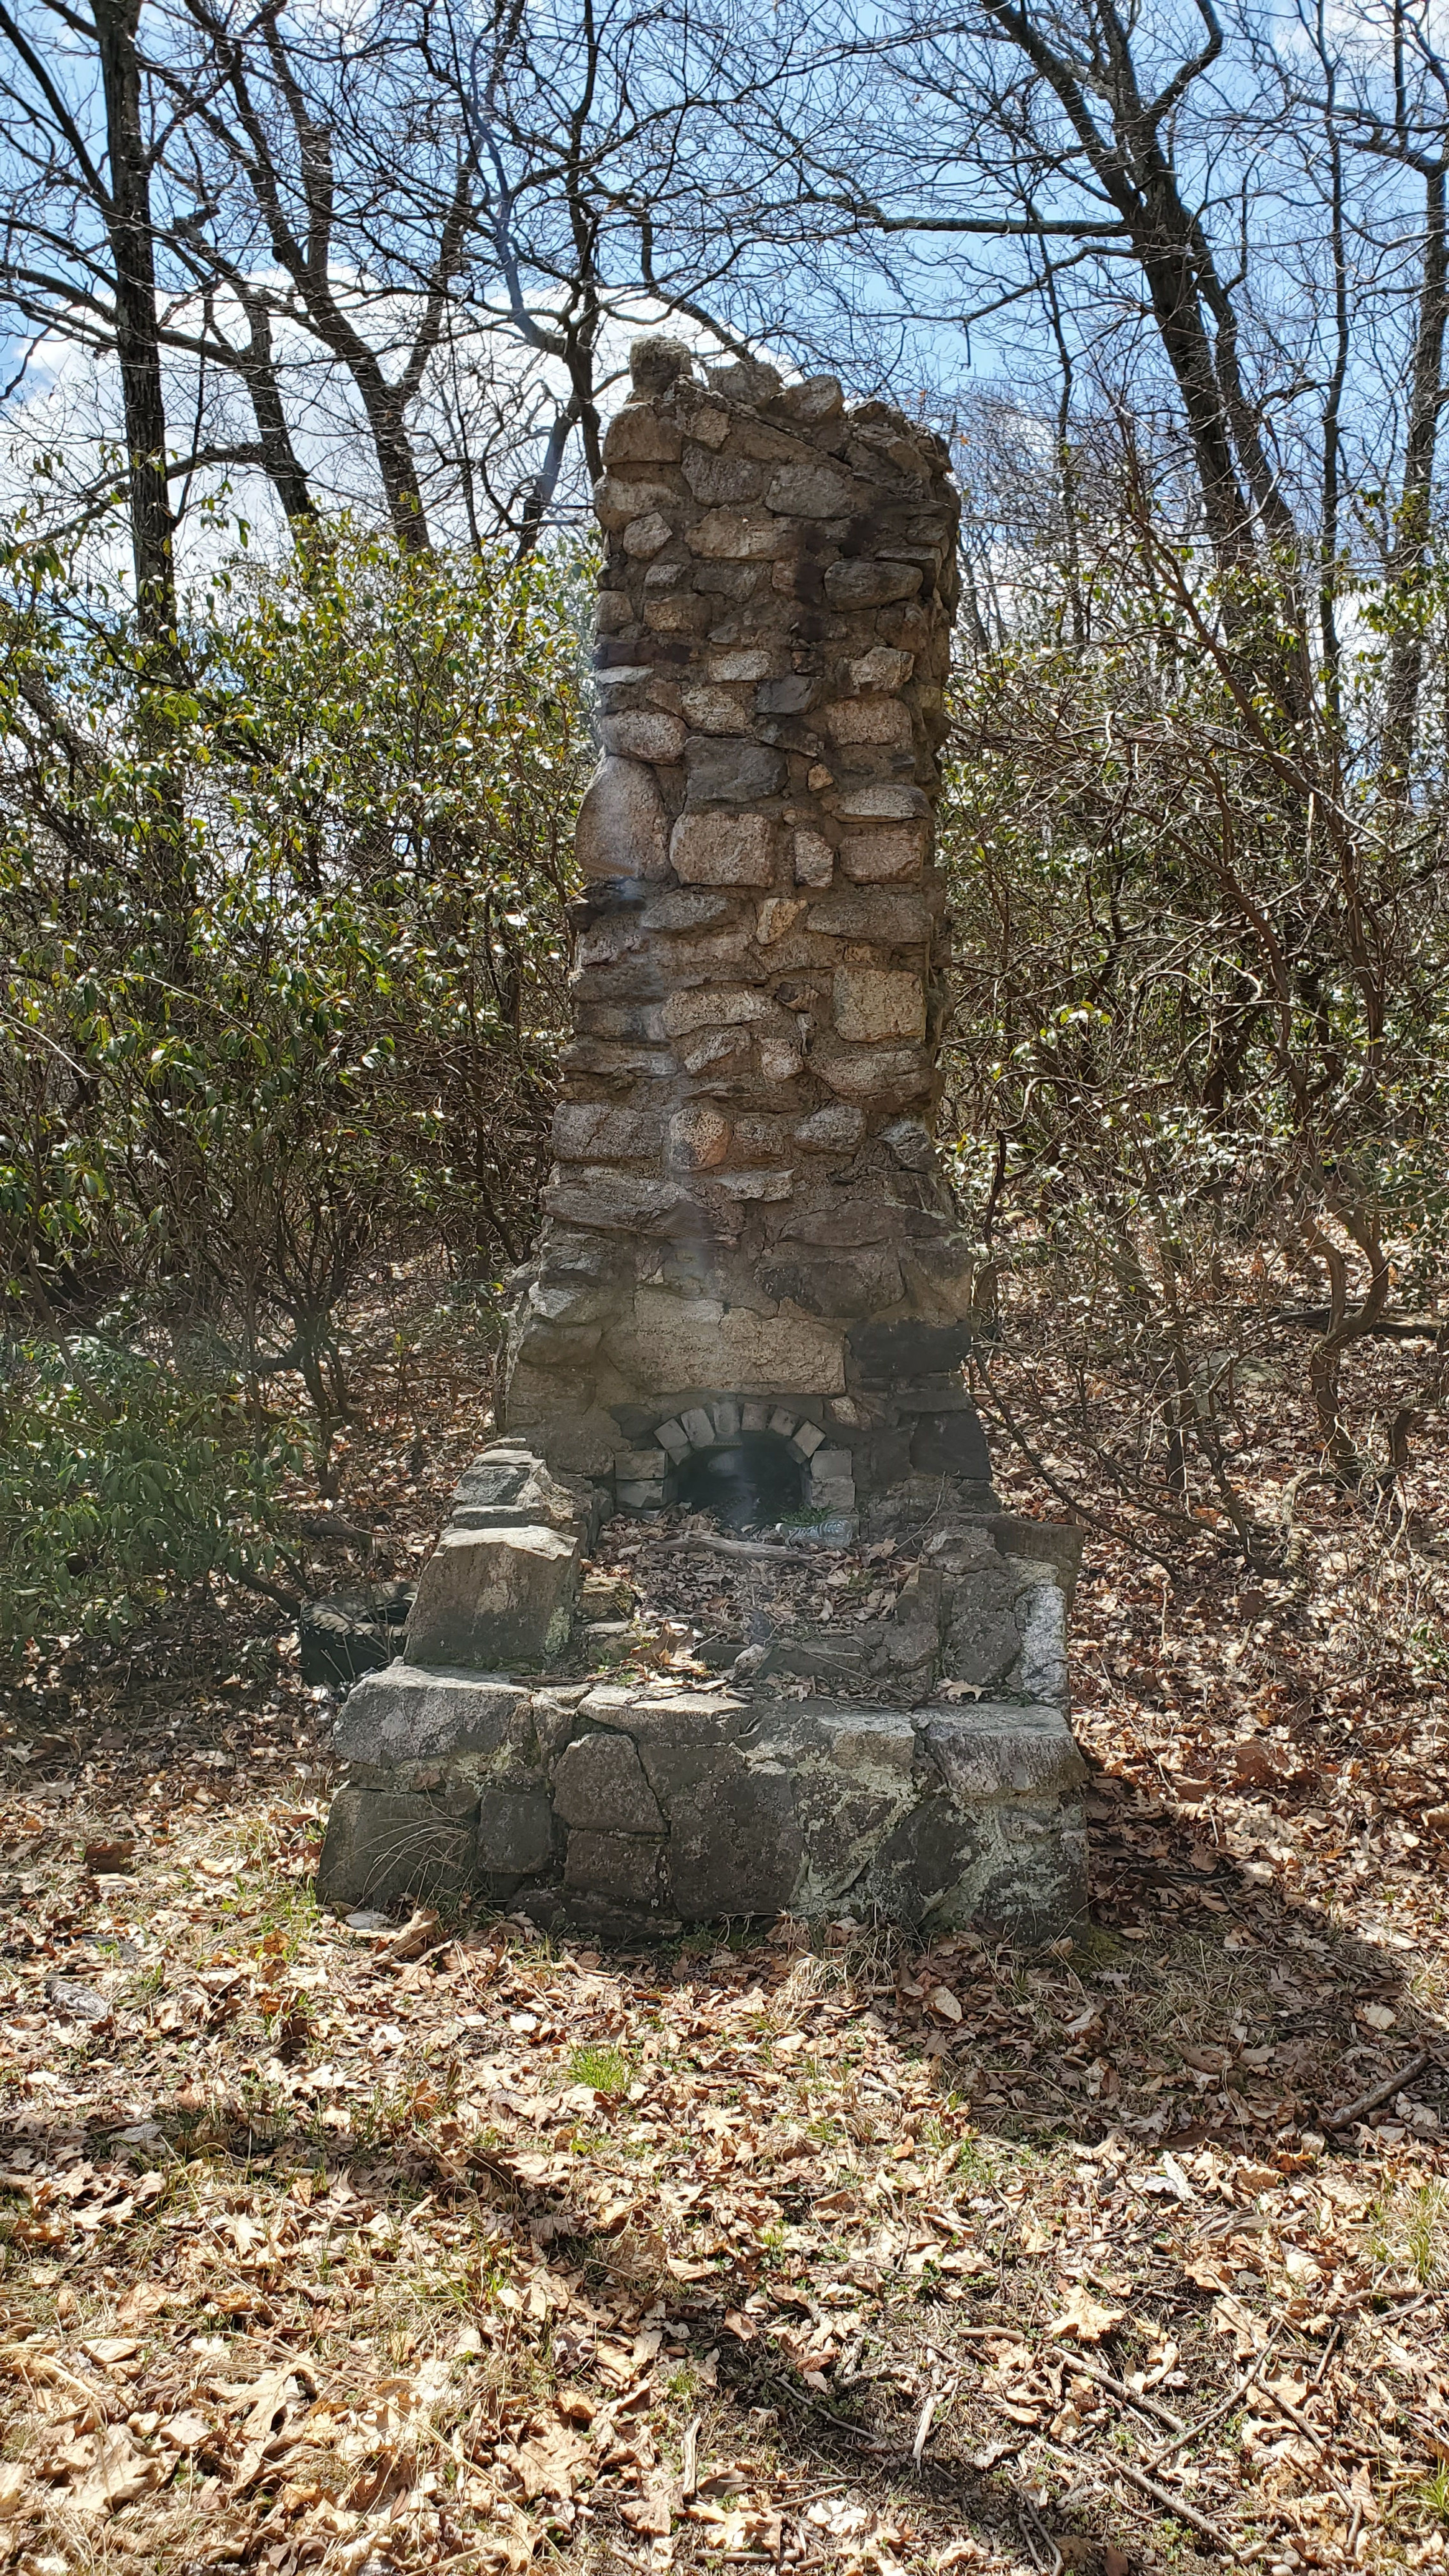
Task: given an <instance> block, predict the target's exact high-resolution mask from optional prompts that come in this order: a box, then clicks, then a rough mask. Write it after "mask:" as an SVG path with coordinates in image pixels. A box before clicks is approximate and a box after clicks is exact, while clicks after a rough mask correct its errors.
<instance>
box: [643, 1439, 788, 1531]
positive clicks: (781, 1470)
mask: <svg viewBox="0 0 1449 2576" xmlns="http://www.w3.org/2000/svg"><path fill="white" fill-rule="evenodd" d="M673 1486H674V1491H673V1494H672V1495H671V1497H670V1499H671V1500H672V1501H673V1502H676V1503H683V1504H685V1505H686V1507H687V1508H688V1509H689V1510H690V1511H693V1512H711V1513H712V1514H713V1515H714V1518H715V1519H716V1520H718V1521H723V1522H724V1523H725V1524H726V1526H727V1527H728V1528H730V1529H754V1528H757V1527H758V1526H759V1525H760V1523H761V1522H768V1521H779V1520H784V1519H786V1518H787V1517H788V1515H790V1514H791V1513H794V1512H799V1511H803V1509H804V1506H805V1470H804V1468H803V1466H802V1465H801V1463H800V1460H799V1459H798V1458H796V1457H794V1456H793V1455H792V1453H791V1451H790V1450H789V1449H787V1447H786V1446H785V1443H784V1441H783V1440H781V1439H779V1438H778V1437H777V1435H776V1434H775V1433H774V1432H773V1431H743V1432H741V1434H740V1436H739V1438H738V1440H730V1441H722V1442H721V1443H720V1445H719V1446H718V1447H717V1448H714V1449H696V1450H695V1451H694V1453H693V1455H692V1456H691V1457H689V1458H686V1459H685V1460H684V1463H683V1465H682V1466H680V1467H679V1468H678V1469H676V1471H675V1475H674V1478H673Z"/></svg>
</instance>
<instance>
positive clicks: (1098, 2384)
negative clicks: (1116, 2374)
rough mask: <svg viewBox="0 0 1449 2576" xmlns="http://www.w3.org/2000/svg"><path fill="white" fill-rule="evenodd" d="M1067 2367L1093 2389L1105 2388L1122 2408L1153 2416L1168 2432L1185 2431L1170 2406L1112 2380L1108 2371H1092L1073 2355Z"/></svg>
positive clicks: (1089, 2364)
mask: <svg viewBox="0 0 1449 2576" xmlns="http://www.w3.org/2000/svg"><path fill="white" fill-rule="evenodd" d="M1067 2366H1068V2368H1069V2369H1070V2370H1071V2371H1072V2372H1073V2373H1074V2374H1075V2376H1076V2377H1077V2378H1078V2379H1090V2380H1091V2382H1092V2384H1093V2386H1094V2387H1095V2388H1105V2389H1106V2390H1107V2391H1108V2392H1109V2394H1110V2395H1111V2396H1113V2397H1119V2398H1120V2399H1121V2401H1122V2403H1123V2405H1124V2406H1135V2407H1137V2409H1138V2410H1139V2412H1140V2413H1141V2414H1143V2415H1155V2416H1156V2418H1157V2421H1158V2423H1159V2424H1165V2425H1166V2426H1167V2428H1168V2430H1169V2432H1172V2433H1182V2432H1185V2431H1186V2429H1187V2427H1186V2426H1185V2424H1184V2423H1183V2420H1182V2417H1181V2416H1180V2415H1174V2413H1173V2411H1172V2408H1171V2407H1170V2406H1159V2405H1158V2403H1157V2400H1156V2398H1155V2397H1148V2396H1145V2395H1144V2394H1143V2392H1142V2391H1141V2390H1140V2389H1137V2388H1129V2387H1128V2386H1127V2383H1126V2381H1125V2380H1122V2379H1114V2378H1113V2377H1112V2375H1111V2373H1110V2372H1109V2371H1105V2370H1093V2368H1092V2366H1091V2363H1090V2362H1086V2361H1078V2360H1077V2359H1076V2357H1075V2355H1074V2356H1073V2358H1072V2360H1071V2361H1070V2362H1069V2363H1068V2365H1067Z"/></svg>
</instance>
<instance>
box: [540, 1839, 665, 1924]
mask: <svg viewBox="0 0 1449 2576" xmlns="http://www.w3.org/2000/svg"><path fill="white" fill-rule="evenodd" d="M665 1850H666V1846H665V1845H664V1843H663V1842H658V1841H651V1840H649V1839H648V1837H647V1836H645V1835H643V1834H600V1833H594V1832H592V1831H591V1830H589V1829H587V1828H584V1829H580V1830H579V1831H576V1832H574V1833H571V1834H570V1835H569V1842H568V1852H567V1855H566V1857H565V1860H564V1886H565V1888H566V1889H570V1890H574V1891H577V1893H579V1894H580V1895H583V1896H592V1897H600V1898H603V1899H605V1900H606V1901H607V1902H608V1903H610V1904H613V1905H619V1906H625V1907H628V1908H630V1909H631V1910H637V1911H638V1912H641V1913H646V1914H647V1913H651V1912H654V1911H657V1909H658V1908H659V1907H660V1906H661V1905H663V1903H664V1902H665V1900H666V1897H667V1893H668V1885H667V1880H666V1876H665Z"/></svg>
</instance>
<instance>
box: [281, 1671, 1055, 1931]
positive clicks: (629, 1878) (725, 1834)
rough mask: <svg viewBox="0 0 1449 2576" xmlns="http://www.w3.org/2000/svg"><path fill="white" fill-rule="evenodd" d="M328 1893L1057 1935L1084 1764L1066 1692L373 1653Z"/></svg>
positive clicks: (660, 1916)
mask: <svg viewBox="0 0 1449 2576" xmlns="http://www.w3.org/2000/svg"><path fill="white" fill-rule="evenodd" d="M338 1749H339V1751H340V1752H342V1753H343V1754H344V1756H346V1757H348V1758H349V1759H350V1762H351V1765H352V1768H351V1771H350V1775H349V1779H348V1783H347V1785H346V1786H345V1787H344V1788H343V1789H342V1790H340V1791H339V1793H338V1796H337V1798H336V1800H335V1801H334V1804H333V1809H332V1816H331V1819H330V1822H329V1825H328V1830H327V1840H326V1844H325V1846H324V1849H323V1854H322V1861H321V1867H320V1870H319V1873H318V1893H319V1895H320V1896H321V1897H322V1898H323V1899H324V1901H327V1902H332V1903H349V1904H358V1903H363V1902H368V1903H373V1904H375V1903H377V1902H379V1901H381V1900H390V1899H393V1898H396V1897H400V1896H408V1895H414V1894H417V1895H421V1894H424V1893H435V1892H437V1891H439V1890H447V1891H450V1892H454V1893H457V1894H460V1895H461V1894H463V1893H465V1892H471V1893H474V1894H476V1895H478V1896H481V1897H482V1898H483V1899H485V1901H487V1902H490V1903H494V1904H502V1905H507V1906H508V1907H510V1908H511V1909H513V1910H515V1911H521V1912H523V1913H526V1914H528V1915H530V1916H531V1917H532V1919H533V1920H534V1921H535V1922H537V1923H539V1924H540V1925H541V1926H543V1927H545V1928H553V1927H555V1926H557V1927H558V1928H560V1929H567V1928H577V1929H581V1930H587V1931H589V1932H591V1933H594V1934H598V1935H603V1936H604V1937H610V1936H614V1937H628V1936H631V1935H632V1936H634V1937H638V1936H639V1935H640V1934H653V1935H654V1936H655V1937H659V1936H661V1935H664V1934H667V1933H668V1932H669V1931H671V1930H677V1929H678V1927H679V1926H680V1925H681V1924H686V1923H696V1922H703V1921H710V1920H716V1919H720V1918H723V1917H734V1918H736V1919H738V1918H741V1917H751V1916H773V1915H776V1914H779V1913H782V1912H785V1913H791V1914H795V1915H798V1916H801V1917H803V1918H806V1919H809V1918H811V1917H829V1916H835V1915H839V1914H842V1913H847V1912H848V1913H851V1914H854V1915H856V1916H859V1917H862V1918H865V1917H868V1916H871V1915H875V1916H879V1917H882V1918H885V1919H887V1920H890V1921H893V1922H899V1923H903V1924H907V1925H910V1926H912V1927H915V1926H922V1927H925V1926H929V1927H930V1928H932V1929H938V1930H950V1929H958V1928H961V1927H963V1926H965V1925H968V1924H973V1925H976V1926H978V1927H979V1928H980V1929H982V1930H983V1931H992V1932H1000V1933H1004V1934H1006V1935H1008V1936H1009V1937H1011V1938H1013V1939H1016V1940H1019V1941H1024V1942H1028V1943H1041V1942H1046V1941H1049V1940H1053V1939H1055V1938H1057V1937H1058V1936H1060V1935H1061V1934H1063V1933H1064V1932H1067V1931H1070V1930H1071V1929H1072V1928H1073V1926H1075V1925H1076V1924H1078V1923H1079V1922H1081V1921H1082V1919H1083V1918H1084V1915H1085V1909H1086V1838H1085V1832H1084V1829H1083V1823H1082V1810H1081V1804H1080V1790H1081V1783H1082V1781H1083V1779H1084V1777H1085V1765H1084V1764H1083V1762H1082V1759H1081V1756H1080V1754H1079V1753H1078V1751H1077V1748H1076V1745H1075V1744H1074V1742H1073V1740H1072V1736H1071V1733H1070V1730H1069V1728H1068V1726H1067V1723H1066V1720H1065V1717H1064V1716H1063V1714H1062V1712H1061V1709H1060V1708H1059V1707H1058V1706H1056V1705H1054V1704H1052V1703H1050V1702H1045V1701H1037V1702H1029V1701H1028V1702H1011V1701H1006V1700H981V1701H978V1702H976V1703H975V1704H974V1705H969V1704H968V1705H964V1706H961V1705H950V1706H947V1705H941V1706H933V1707H924V1708H918V1709H914V1710H910V1711H907V1710H904V1709H894V1708H882V1707H879V1706H876V1705H872V1704H867V1703H860V1704H852V1703H851V1702H850V1701H848V1700H844V1699H840V1700H822V1699H818V1698H817V1699H811V1700H807V1701H801V1700H772V1699H768V1698H763V1697H757V1698H756V1699H755V1700H754V1701H753V1702H751V1701H748V1700H746V1699H744V1698H742V1697H740V1696H738V1695H736V1694H734V1693H732V1692H730V1691H728V1690H725V1691H706V1690H691V1691H677V1692H664V1691H655V1690H647V1689H626V1688H623V1687H620V1686H614V1685H608V1684H602V1685H601V1684H594V1685H592V1686H591V1685H589V1684H585V1683H579V1684H573V1685H570V1686H568V1687H564V1688H542V1689H530V1688H529V1687H528V1686H527V1685H526V1684H523V1683H521V1682H518V1681H513V1680H509V1679H508V1678H507V1677H505V1676H503V1675H500V1674H496V1673H492V1674H484V1673H479V1674H473V1673H463V1672H457V1671H435V1672H425V1671H419V1670H418V1669H417V1668H415V1667H413V1666H409V1665H407V1664H400V1663H399V1664H393V1665H390V1666H389V1667H388V1668H387V1670H386V1671H384V1672H379V1673H374V1674H369V1675H368V1676H367V1677H366V1678H365V1679H364V1680H363V1681H362V1682H360V1683H359V1684H358V1685H357V1687H356V1689H355V1690H354V1691H353V1692H352V1693H351V1695H350V1697H349V1699H348V1701H347V1704H346V1707H345V1709H344V1711H343V1714H342V1719H341V1723H340V1728H339V1744H338Z"/></svg>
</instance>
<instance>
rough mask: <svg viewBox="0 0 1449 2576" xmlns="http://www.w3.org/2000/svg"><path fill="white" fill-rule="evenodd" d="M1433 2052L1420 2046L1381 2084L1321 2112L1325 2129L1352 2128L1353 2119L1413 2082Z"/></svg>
mask: <svg viewBox="0 0 1449 2576" xmlns="http://www.w3.org/2000/svg"><path fill="white" fill-rule="evenodd" d="M1433 2054H1434V2052H1433V2050H1432V2049H1429V2048H1421V2049H1420V2051H1419V2053H1418V2056H1417V2057H1411V2058H1410V2060H1409V2062H1408V2064H1407V2066H1401V2067H1400V2068H1399V2071H1398V2073H1397V2075H1386V2076H1385V2077H1384V2080H1383V2082H1382V2084H1376V2085H1375V2086H1374V2088H1373V2091H1372V2092H1371V2093H1360V2095H1359V2097H1358V2100H1357V2101H1356V2102H1345V2104H1344V2106H1343V2109H1342V2110H1341V2111H1325V2112H1323V2113H1322V2115H1321V2116H1322V2120H1323V2125H1324V2127H1325V2129H1349V2128H1352V2126H1353V2123H1354V2121H1355V2120H1362V2119H1363V2118H1364V2117H1365V2115H1366V2114H1367V2113H1368V2112H1370V2111H1376V2110H1377V2109H1378V2107H1379V2104H1380V2103H1381V2102H1387V2100H1388V2099H1389V2096H1390V2094H1391V2093H1401V2092H1402V2091H1403V2088H1404V2086H1405V2085H1406V2084H1412V2083H1413V2081H1414V2078H1415V2076H1416V2075H1422V2074H1423V2072H1424V2069H1425V2067H1426V2066H1428V2065H1430V2064H1431V2063H1432V2060H1433Z"/></svg>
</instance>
